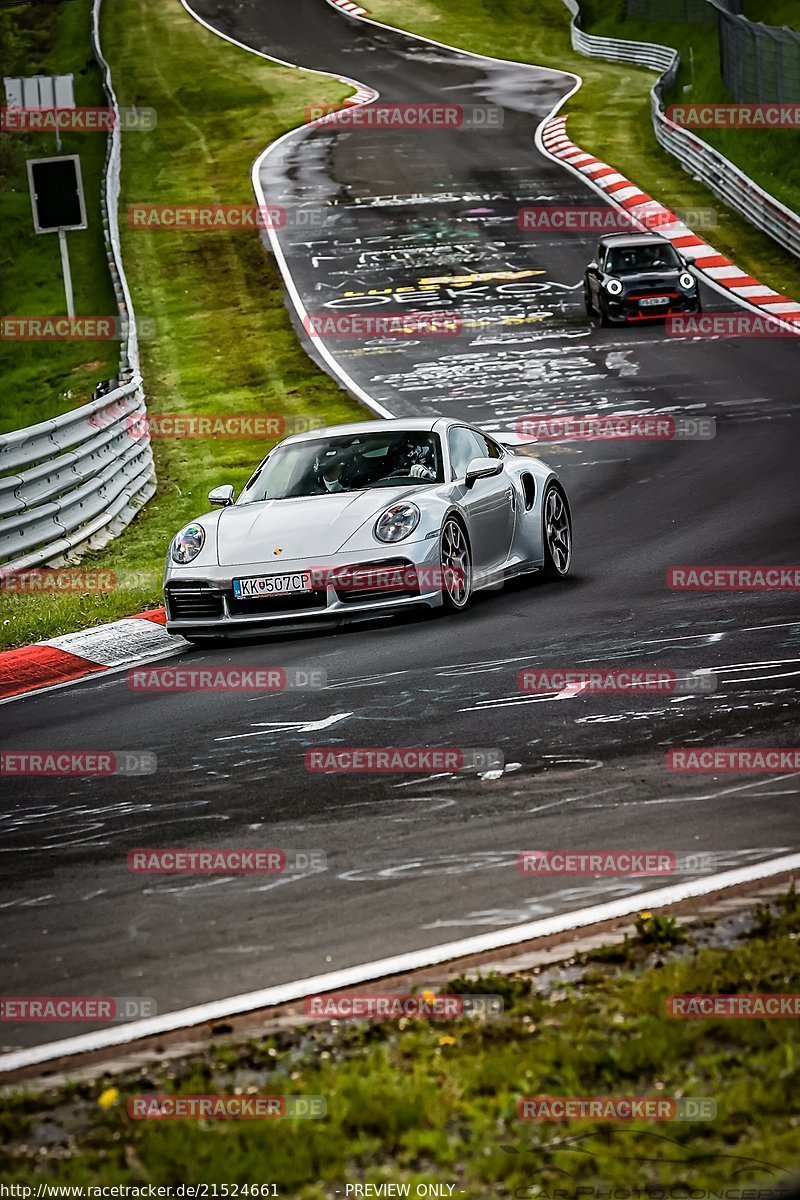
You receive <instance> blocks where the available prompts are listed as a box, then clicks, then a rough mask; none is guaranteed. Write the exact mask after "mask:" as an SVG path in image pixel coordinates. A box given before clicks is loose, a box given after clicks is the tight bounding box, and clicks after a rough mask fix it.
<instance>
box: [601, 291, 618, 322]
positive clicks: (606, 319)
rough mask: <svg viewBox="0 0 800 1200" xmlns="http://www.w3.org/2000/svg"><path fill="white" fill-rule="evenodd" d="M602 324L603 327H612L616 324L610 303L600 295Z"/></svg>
mask: <svg viewBox="0 0 800 1200" xmlns="http://www.w3.org/2000/svg"><path fill="white" fill-rule="evenodd" d="M600 324H601V325H602V326H603V329H610V328H611V327H612V325H615V324H616V322H615V321H613V320H612V318H611V316H610V314H609V311H608V304H607V302H606V301H605V300H604V299H603V297H602V296H601V297H600Z"/></svg>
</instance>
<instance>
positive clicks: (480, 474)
mask: <svg viewBox="0 0 800 1200" xmlns="http://www.w3.org/2000/svg"><path fill="white" fill-rule="evenodd" d="M502 469H503V460H502V459H501V458H473V460H472V462H471V463H470V464H469V466H468V467H467V474H466V478H465V480H464V482H465V483H466V485H467V487H468V488H471V487H472V485H473V484H474V483H475V482H476V480H478V479H491V477H492V476H493V475H499V474H500V472H501V471H502Z"/></svg>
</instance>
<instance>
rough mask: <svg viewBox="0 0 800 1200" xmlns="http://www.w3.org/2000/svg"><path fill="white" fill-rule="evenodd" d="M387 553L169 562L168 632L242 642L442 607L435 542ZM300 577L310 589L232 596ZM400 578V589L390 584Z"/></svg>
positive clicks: (381, 550)
mask: <svg viewBox="0 0 800 1200" xmlns="http://www.w3.org/2000/svg"><path fill="white" fill-rule="evenodd" d="M393 549H394V547H392V546H391V545H387V546H385V547H383V546H382V547H376V548H375V552H374V554H373V555H370V554H368V553H364V552H361V553H358V552H354V553H352V554H349V555H342V554H337V555H336V556H331V557H329V558H316V559H314V561H313V562H312V561H303V560H298V559H293V560H291V561H287V562H281V563H280V565H278V564H277V563H276V562H275V560H274V559H272V560H270V561H269V562H268V563H247V564H246V565H243V566H241V567H229V566H228V567H212V568H209V567H205V568H203V569H201V570H199V569H197V568H195V569H194V570H193V567H194V564H193V563H190V564H189V565H188V566H185V567H179V566H177V565H173V564H170V565H169V566H168V568H167V573H166V576H165V579H164V602H165V606H166V610H167V630H168V632H169V633H175V634H190V635H206V636H214V637H220V636H224V637H236V636H240V637H246V636H250V635H252V634H253V633H257V632H258V631H259V630H263V629H267V628H291V627H293V626H298V625H309V624H311V625H313V624H315V623H322V624H325V623H328V624H343V623H345V622H349V621H353V620H368V619H369V618H370V617H375V616H380V615H381V614H383V613H391V612H396V611H398V610H401V609H403V608H409V607H414V606H419V605H425V606H427V607H429V608H437V607H438V606H439V605H440V604H441V603H442V596H441V589H440V587H439V586H436V585H435V580H436V576H437V572H438V563H439V542H438V538H437V539H427V540H426V541H423V542H415V543H412V544H410V545H405V544H403V545H402V546H398V548H397V550H396V551H395V552H394V553H392V551H393ZM355 568H365V573H363V574H361V575H360V574H359V573H358V572H357V571H356V570H355ZM304 572H310V573H311V575H312V590H311V591H305V592H295V593H287V594H276V595H271V596H260V597H258V598H248V599H240V598H237V597H236V596H234V591H233V580H234V579H246V578H257V577H263V576H277V575H295V574H302V573H304ZM398 580H399V583H400V586H396V584H397V582H398ZM348 582H349V583H350V584H351V586H347V584H348ZM373 584H376V585H377V586H371V585H373Z"/></svg>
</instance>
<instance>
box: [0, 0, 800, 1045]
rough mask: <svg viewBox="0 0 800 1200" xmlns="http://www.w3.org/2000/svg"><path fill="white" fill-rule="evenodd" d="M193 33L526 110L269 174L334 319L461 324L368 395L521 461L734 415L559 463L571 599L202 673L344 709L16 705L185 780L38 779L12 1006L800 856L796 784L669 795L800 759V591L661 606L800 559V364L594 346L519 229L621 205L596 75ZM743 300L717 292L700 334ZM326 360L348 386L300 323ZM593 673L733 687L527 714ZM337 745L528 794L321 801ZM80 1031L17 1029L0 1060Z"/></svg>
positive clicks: (258, 35) (103, 699)
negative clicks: (513, 441) (580, 167)
mask: <svg viewBox="0 0 800 1200" xmlns="http://www.w3.org/2000/svg"><path fill="white" fill-rule="evenodd" d="M194 9H195V12H196V13H197V14H198V16H200V17H201V18H202V19H203V20H204V21H206V22H208V23H209V24H211V25H213V26H214V27H216V28H217V29H219V31H220V32H222V33H224V34H226V35H228V36H229V37H232V38H234V39H236V40H238V41H241V42H244V43H246V44H247V45H249V46H252V47H253V48H254V49H258V50H261V51H263V52H265V53H267V54H269V55H273V56H275V57H277V58H281V59H285V60H287V61H290V62H293V63H297V64H299V65H302V66H307V67H313V68H317V69H319V70H323V71H330V72H334V73H339V74H343V75H347V76H349V77H352V78H354V79H357V80H359V81H360V82H362V83H363V84H365V85H366V86H368V87H371V88H374V89H375V90H377V91H378V92H379V93H380V95H381V101H382V102H398V103H402V102H409V103H420V102H429V101H430V102H442V103H444V102H450V103H458V104H462V105H465V106H466V105H491V106H494V107H496V108H499V109H501V110H502V126H501V127H496V128H493V129H492V130H491V131H486V130H481V129H477V130H475V129H473V130H465V129H459V130H455V131H450V132H446V133H443V132H437V131H425V132H419V133H414V132H410V131H404V132H401V133H398V132H387V131H379V130H375V129H372V130H369V129H365V130H355V129H335V128H333V127H332V126H330V125H329V126H318V127H314V128H311V129H305V130H302V131H299V132H298V133H296V134H294V135H292V136H290V137H289V138H287V139H285V140H282V141H281V142H280V143H279V144H278V145H277V146H276V148H275V150H273V151H270V152H269V153H267V154H266V155H265V156H264V157H263V158H262V160H261V162H260V167H259V178H260V181H261V186H262V187H263V189H264V193H265V196H266V198H267V200H268V201H269V203H270V204H276V205H282V206H284V207H285V209H286V211H287V214H288V215H289V217H290V218H291V219H289V220H287V224H286V226H285V228H283V229H281V230H280V231H279V233H278V237H279V241H280V247H281V249H282V251H283V254H284V255H285V258H286V261H287V263H288V266H289V270H290V272H291V276H292V279H293V281H294V285H295V287H296V288H297V291H298V293H299V296H300V297H301V299H302V303H303V305H304V307H305V309H306V310H307V311H308V312H309V313H328V312H336V311H340V310H342V309H344V310H346V311H348V312H351V311H354V308H355V307H358V308H359V310H360V309H361V308H363V309H364V311H369V312H375V311H378V310H380V309H381V308H382V309H383V310H384V311H392V312H395V311H398V310H399V309H400V308H401V307H402V306H406V308H409V307H412V306H413V311H415V312H419V311H429V312H430V311H436V312H441V311H448V312H456V313H458V315H459V317H460V318H461V320H462V322H463V324H462V328H461V332H460V333H459V334H458V335H457V336H453V337H448V338H427V339H425V338H420V339H418V340H413V339H412V340H410V341H403V342H400V341H398V340H396V339H383V340H381V339H375V340H373V341H371V342H370V341H367V342H365V341H363V340H362V341H357V340H355V339H350V340H345V339H339V340H337V341H336V342H328V343H327V348H328V350H329V352H330V353H331V355H332V356H333V357H334V358H335V360H336V363H337V364H338V368H339V369H340V370H341V371H343V372H346V373H347V375H348V376H349V377H350V378H351V379H352V380H354V381H355V384H356V385H357V387H358V388H359V389H361V390H363V391H364V392H366V393H368V394H369V395H370V396H371V397H372V398H373V399H374V400H375V401H376V402H377V403H378V404H380V405H381V406H383V407H384V408H386V409H387V410H388V411H390V412H392V413H395V414H397V415H404V414H411V413H420V414H428V413H436V412H440V413H442V414H443V415H454V414H460V415H464V416H466V417H467V418H468V419H470V420H472V421H474V422H475V423H477V424H481V425H483V426H484V427H486V428H487V429H492V430H495V431H500V432H503V431H513V429H514V428H515V425H516V422H517V421H518V420H519V418H520V417H522V416H525V415H529V414H534V413H538V414H546V413H552V412H558V413H564V412H573V413H597V412H618V411H625V412H640V413H660V414H661V413H667V414H674V415H676V416H687V415H688V416H698V415H702V416H711V417H714V418H715V419H716V422H717V425H716V437H715V438H714V439H712V440H700V441H673V442H659V443H636V442H630V441H627V442H611V443H606V442H586V443H572V444H570V445H559V446H555V445H554V446H553V447H552V448H550V447H545V448H543V449H542V450H541V453H542V456H543V457H545V459H546V460H547V461H550V462H552V463H553V465H554V466H556V467H557V468H558V469H559V470H560V472H561V473H562V476H563V478H564V481H565V483H566V486H567V489H568V491H569V494H570V497H571V501H572V507H573V515H574V527H575V538H576V555H575V561H574V568H573V576H572V578H571V579H570V580H569V581H568V582H567V583H565V584H562V585H552V584H550V585H544V584H538V583H530V582H529V583H516V584H513V585H511V586H509V587H507V588H506V589H505V590H503V591H501V592H494V593H492V592H489V593H485V594H483V595H481V596H480V597H479V598H478V599H477V600H476V602H475V603H474V604H473V606H472V607H471V608H470V609H469V610H468V611H467V612H466V613H464V614H462V615H461V616H460V617H458V618H457V619H447V618H442V617H432V618H430V619H410V618H409V619H405V620H399V621H395V622H391V623H389V622H376V623H374V624H372V625H365V626H357V627H352V628H350V629H345V630H340V631H338V632H333V633H331V632H312V633H309V634H303V635H299V636H284V637H282V638H275V639H273V640H272V641H264V642H261V643H252V644H236V645H234V646H231V647H230V648H227V649H222V650H217V649H214V650H202V651H200V650H189V651H187V652H186V654H185V656H183V659H182V661H191V662H192V663H198V664H203V665H237V666H241V667H255V666H286V667H290V666H300V667H307V668H309V669H314V670H317V671H320V670H321V671H324V672H325V674H326V677H327V687H325V688H323V689H320V690H316V691H309V692H303V691H296V692H291V693H289V692H287V693H281V694H266V695H265V694H256V693H250V694H248V693H212V694H208V693H193V694H155V693H135V692H132V691H131V690H130V689H129V688H128V686H127V684H126V677H125V675H124V674H120V675H112V676H109V677H107V678H103V679H100V680H96V681H90V682H86V683H82V684H79V685H77V686H73V687H67V688H64V689H61V690H57V691H52V692H50V693H47V694H43V695H39V696H34V697H30V698H27V699H23V700H20V701H17V702H14V703H12V704H6V705H4V706H3V707H2V708H1V709H0V716H1V717H2V743H3V746H4V747H6V748H9V749H10V748H15V749H20V748H30V749H36V748H49V747H59V748H75V749H78V748H80V749H87V748H94V749H97V748H108V749H114V750H126V749H127V750H136V751H142V750H147V751H151V752H153V753H155V755H156V756H157V759H158V771H157V773H156V774H155V775H150V776H141V777H121V776H120V777H114V778H112V779H104V780H96V779H95V780H92V779H88V778H87V779H84V778H74V779H70V780H68V781H65V780H64V779H29V780H20V781H19V782H14V784H13V789H10V790H11V795H10V797H8V798H7V799H6V802H5V804H4V806H3V812H2V815H1V816H0V821H2V838H0V846H2V852H3V856H4V859H5V870H4V872H3V876H2V884H1V885H0V909H2V934H1V936H0V940H1V941H2V948H3V954H4V959H5V962H6V964H7V966H6V980H5V982H6V989H7V991H8V993H10V994H19V995H26V994H28V995H31V994H42V993H51V994H52V993H71V994H84V995H88V994H95V995H98V994H100V995H116V996H119V995H130V996H133V995H137V996H142V995H147V996H152V997H154V998H155V1000H156V1002H157V1005H158V1010H159V1012H167V1011H170V1010H172V1009H175V1008H179V1007H185V1006H187V1005H191V1004H197V1003H201V1002H203V1001H206V1000H210V999H215V998H221V997H224V996H227V995H231V994H234V993H240V992H244V991H248V990H251V989H256V988H262V987H266V986H269V985H271V984H275V983H280V982H284V981H290V980H294V979H300V978H304V977H306V976H310V975H314V974H317V973H320V972H324V971H327V970H331V969H335V968H338V967H345V966H349V965H357V964H359V963H361V962H365V961H368V960H372V959H379V958H381V957H383V956H385V955H387V954H393V953H399V952H401V951H404V950H413V949H418V948H423V947H426V946H432V945H436V944H438V943H441V942H448V941H451V940H454V939H455V938H458V937H461V936H463V935H464V934H465V933H469V932H479V931H485V930H493V929H499V928H503V927H507V926H513V925H515V924H519V923H522V922H525V921H529V920H531V919H533V918H535V917H536V916H539V915H542V916H544V915H548V914H551V913H556V912H563V911H568V910H571V909H575V908H580V907H583V906H585V905H589V904H592V903H596V902H598V901H599V900H601V899H602V898H604V897H608V898H614V897H618V896H622V895H625V894H626V893H628V892H630V891H632V890H633V891H643V890H646V889H648V888H651V887H652V886H654V881H653V880H652V879H647V878H644V879H642V878H639V879H630V878H629V879H624V878H593V877H591V876H584V877H575V878H569V877H557V876H556V877H550V878H548V877H538V878H531V877H529V876H523V875H522V874H520V873H519V871H518V870H517V867H516V856H517V853H518V852H519V851H520V850H523V849H541V848H553V849H554V848H559V849H569V848H573V849H579V848H628V849H636V850H641V849H654V848H655V849H666V850H673V851H675V852H677V853H678V854H682V853H689V852H692V853H698V852H703V853H704V854H706V855H711V856H712V858H711V859H709V860H708V861H709V862H713V870H714V871H717V870H722V869H724V868H725V867H727V866H729V865H741V864H743V863H747V862H749V861H752V860H754V859H763V858H769V857H773V856H774V855H776V854H777V853H781V852H785V851H786V850H789V849H796V848H797V847H798V844H800V838H798V823H797V816H796V810H797V803H798V794H799V789H798V778H797V777H796V776H794V775H791V776H789V775H787V776H769V775H753V776H744V775H730V776H724V775H718V776H707V775H695V776H692V775H686V774H683V775H681V774H675V773H670V772H669V771H667V770H666V769H665V752H666V751H667V750H668V749H669V748H670V747H681V746H686V745H690V746H718V745H729V744H739V745H746V746H749V745H763V746H790V745H792V744H793V743H794V742H795V741H796V731H797V719H796V712H795V705H796V697H797V683H798V663H800V618H798V616H797V612H796V601H795V595H793V593H791V592H777V591H776V592H751V593H728V594H726V593H722V592H720V593H714V592H708V593H689V592H687V593H680V592H671V591H670V590H669V589H668V587H667V584H666V580H665V576H666V571H667V569H668V568H669V567H671V566H673V565H682V564H700V563H716V564H759V563H769V564H791V563H796V562H797V561H798V558H797V555H798V533H797V531H798V528H799V527H800V503H799V502H798V493H797V487H796V477H797V462H798V453H799V452H800V439H798V435H797V427H796V423H795V422H796V417H797V409H798V405H799V402H800V401H799V398H798V389H797V378H798V369H800V347H798V344H797V340H796V339H794V338H789V337H787V338H777V339H764V340H758V339H751V340H747V341H735V340H720V341H704V342H701V341H688V340H679V339H674V338H668V337H667V336H666V334H665V332H664V330H663V328H662V327H660V326H643V327H640V328H632V329H622V330H619V329H611V330H601V329H599V328H597V327H596V325H594V324H592V323H590V322H589V320H588V319H587V318H586V316H585V314H584V311H583V303H582V296H581V291H580V286H579V285H580V279H581V275H582V271H583V268H584V266H585V264H586V262H587V261H588V259H589V258H590V257H591V248H592V242H591V241H590V240H589V239H588V238H586V237H584V236H582V235H579V234H576V233H571V234H553V235H543V234H539V233H537V234H535V235H534V234H531V233H529V232H524V231H522V230H521V229H520V228H519V226H518V223H517V217H516V214H517V210H518V209H519V208H520V207H521V206H524V205H526V204H528V205H530V204H543V203H559V204H564V205H580V204H589V203H591V204H596V205H602V204H603V203H604V202H603V200H601V199H600V198H599V197H597V196H596V195H595V194H594V193H593V192H591V191H590V190H589V189H588V188H587V187H585V186H584V185H583V184H582V183H581V181H580V180H578V179H576V178H575V177H574V176H573V175H571V174H570V173H569V172H568V171H566V170H565V169H563V168H561V167H559V166H557V165H556V164H554V163H552V162H551V161H550V160H547V159H544V158H543V157H542V156H541V155H540V154H539V153H538V151H537V150H536V148H535V145H534V141H533V135H534V131H535V129H536V127H537V125H538V124H539V123H540V121H541V120H542V119H544V118H545V117H546V116H547V115H548V113H549V112H550V111H551V110H552V108H553V107H554V105H555V104H556V103H557V102H558V100H559V99H560V98H561V97H562V96H564V95H565V94H566V93H567V92H568V91H569V90H570V89H571V88H572V87H573V85H574V80H573V78H572V77H571V76H567V75H563V76H562V75H559V74H557V73H554V72H552V71H546V70H539V69H536V68H532V67H523V66H520V65H515V64H502V63H497V62H495V61H489V60H482V59H476V58H474V57H462V56H459V55H458V54H457V53H456V52H454V51H449V50H445V49H441V48H438V47H435V46H432V45H430V44H429V43H425V42H422V41H420V40H418V39H414V38H411V37H409V36H407V35H403V34H400V33H395V32H392V31H390V30H386V29H382V28H378V27H376V26H373V25H370V24H366V23H364V22H359V21H356V20H353V19H351V18H347V17H345V16H344V15H342V14H341V13H340V12H338V11H335V10H334V9H332V8H330V7H329V6H328V5H327V4H325V3H324V2H323V0H268V2H266V0H261V2H258V0H248V2H246V3H236V4H233V3H232V4H226V3H215V2H214V0H202V3H196V4H195V5H194ZM208 36H209V37H212V36H213V34H212V33H210V32H209V35H208ZM242 53H244V51H242ZM587 149H591V147H587ZM299 212H303V213H305V214H307V215H308V214H310V216H309V219H308V221H307V223H306V225H305V226H303V225H301V224H300V218H297V217H296V214H297V213H299ZM309 229H311V232H309ZM711 240H712V241H713V233H712V234H711ZM399 289H406V290H404V291H403V290H399ZM724 303H725V302H724V301H722V300H721V298H720V297H719V296H717V295H716V294H714V293H711V292H706V293H705V294H704V305H705V307H706V308H707V309H712V308H719V307H722V306H723V305H724ZM337 306H338V309H337ZM298 333H299V334H300V335H301V336H303V338H304V340H305V341H306V343H307V344H308V345H309V349H310V351H311V352H312V353H314V354H317V355H318V356H319V347H318V345H316V344H315V340H314V339H309V338H307V337H306V335H305V333H304V331H303V330H302V328H300V327H299V323H298ZM537 452H539V451H538V449H537ZM220 482H224V480H220ZM171 661H172V662H175V661H177V660H175V659H173V660H171ZM595 664H599V665H605V666H620V665H623V664H624V665H633V664H635V665H642V666H658V667H663V668H667V669H672V670H675V671H677V672H682V671H684V672H685V671H706V672H710V673H711V674H712V675H713V678H714V680H715V683H716V688H715V690H714V691H709V692H705V693H703V692H698V693H696V694H686V695H660V696H659V695H653V696H645V695H640V696H627V697H626V696H622V695H616V696H614V695H604V696H601V695H595V694H587V693H585V692H584V693H581V692H578V693H573V692H569V691H567V692H564V691H561V692H555V691H554V692H551V693H547V694H544V695H523V694H521V693H520V691H519V689H518V686H517V673H518V671H519V670H520V669H521V668H523V667H527V666H532V665H550V666H552V667H567V666H578V667H580V666H587V665H595ZM328 746H334V747H338V746H364V747H378V746H442V747H445V746H457V747H474V748H489V749H495V750H499V751H500V752H501V753H502V755H503V758H504V763H505V766H504V769H503V770H502V771H500V770H496V771H490V772H488V773H487V772H478V771H476V770H465V771H463V772H458V773H455V774H452V773H445V774H434V775H432V776H421V775H407V776H400V775H388V776H380V775H366V776H365V775H337V776H334V775H319V774H314V775H312V774H309V773H308V772H307V771H306V770H305V767H304V752H305V751H306V750H307V749H309V748H315V747H328ZM7 790H9V789H7ZM146 846H156V847H159V846H160V847H165V846H189V847H206V846H215V847H216V846H230V847H233V846H252V847H255V846H268V847H281V848H285V847H290V848H293V849H298V850H317V851H321V852H323V853H324V854H325V855H326V856H327V870H325V871H317V870H313V869H311V868H309V869H303V868H299V869H297V870H294V871H291V872H288V873H286V874H284V875H279V876H274V877H273V876H263V875H262V876H256V875H249V876H248V875H244V876H237V877H224V878H220V877H208V878H204V877H201V876H195V875H185V876H173V877H164V876H162V877H159V876H143V875H135V874H131V873H130V872H129V870H128V868H127V854H128V851H129V850H130V849H132V848H136V847H146ZM673 878H675V877H670V880H669V881H672V879H673ZM677 878H678V879H679V878H681V876H680V875H679V876H678V877H677ZM657 882H658V881H656V883H657ZM48 947H49V950H48ZM85 1028H86V1026H84V1025H82V1026H80V1029H78V1028H75V1029H71V1028H70V1027H69V1026H63V1025H62V1026H53V1025H51V1024H48V1025H45V1024H42V1025H36V1024H32V1025H28V1026H24V1027H23V1026H20V1027H19V1028H16V1027H14V1026H11V1025H6V1028H5V1036H4V1042H5V1043H6V1048H10V1047H12V1046H14V1047H18V1046H24V1045H26V1044H31V1043H34V1042H37V1041H39V1040H48V1039H53V1038H56V1037H58V1038H61V1037H64V1036H68V1035H69V1034H70V1033H72V1032H79V1031H83V1030H84V1029H85Z"/></svg>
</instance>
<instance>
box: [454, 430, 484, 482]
mask: <svg viewBox="0 0 800 1200" xmlns="http://www.w3.org/2000/svg"><path fill="white" fill-rule="evenodd" d="M481 441H483V439H480V441H479V439H478V437H477V435H476V434H474V433H473V432H472V430H471V429H465V428H464V427H463V425H456V426H454V427H453V428H452V429H451V430H450V431H449V432H448V434H447V446H448V449H449V450H450V466H451V467H452V476H451V477H452V478H453V479H463V478H464V476H465V475H466V473H467V467H468V466H469V464H470V463H471V462H472V460H473V458H485V457H486V450H485V449H484V447H483V446H482V445H481Z"/></svg>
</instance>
